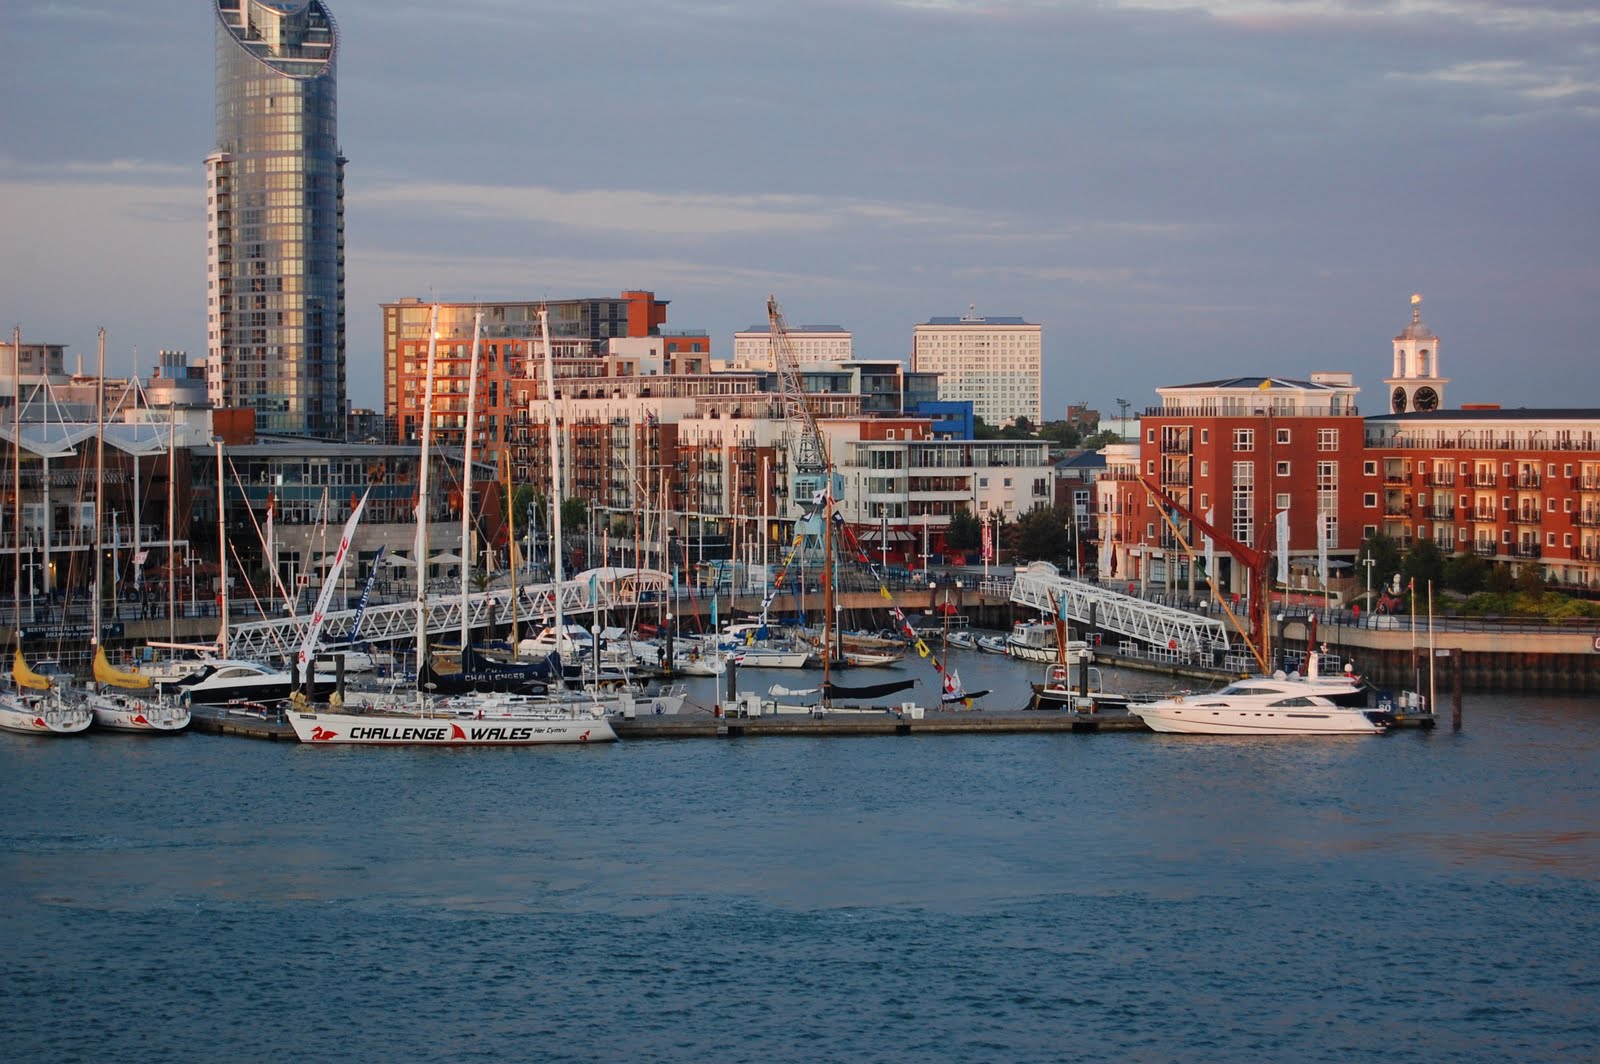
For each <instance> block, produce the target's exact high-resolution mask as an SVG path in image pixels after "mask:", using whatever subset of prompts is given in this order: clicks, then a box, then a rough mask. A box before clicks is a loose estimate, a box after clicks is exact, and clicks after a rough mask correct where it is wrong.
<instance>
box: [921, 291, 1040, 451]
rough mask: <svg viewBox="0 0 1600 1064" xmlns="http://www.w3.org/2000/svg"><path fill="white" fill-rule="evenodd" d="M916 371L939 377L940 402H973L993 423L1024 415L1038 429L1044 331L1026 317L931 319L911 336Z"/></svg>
mask: <svg viewBox="0 0 1600 1064" xmlns="http://www.w3.org/2000/svg"><path fill="white" fill-rule="evenodd" d="M911 343H912V346H911V369H912V371H913V372H915V373H937V374H939V398H940V400H942V401H947V400H958V401H959V400H971V401H972V409H973V413H974V414H976V415H977V416H978V417H980V418H982V419H983V420H984V421H985V422H987V423H988V424H990V425H995V426H1004V425H1010V424H1012V423H1014V422H1015V421H1016V420H1017V419H1018V418H1019V417H1025V418H1027V419H1028V420H1029V421H1030V422H1031V423H1033V424H1035V425H1037V424H1039V420H1040V412H1041V410H1042V408H1043V396H1042V394H1041V392H1042V376H1041V374H1042V367H1043V358H1044V329H1043V327H1042V326H1039V325H1033V324H1030V323H1028V322H1026V321H1023V320H1022V319H1021V318H1011V317H985V316H983V315H980V314H978V313H977V312H976V310H975V309H971V308H969V310H968V312H967V313H966V314H965V315H963V316H962V317H959V318H930V319H928V321H927V322H925V323H923V324H921V325H918V326H916V328H915V329H914V330H913V333H912V341H911Z"/></svg>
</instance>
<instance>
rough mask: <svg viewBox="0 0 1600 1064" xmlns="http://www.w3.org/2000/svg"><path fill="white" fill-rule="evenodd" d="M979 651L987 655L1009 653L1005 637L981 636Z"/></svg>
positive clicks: (979, 638)
mask: <svg viewBox="0 0 1600 1064" xmlns="http://www.w3.org/2000/svg"><path fill="white" fill-rule="evenodd" d="M978 649H979V650H981V651H983V652H984V653H986V654H1005V653H1009V651H1008V650H1007V649H1006V637H1005V636H1003V635H980V636H979V637H978Z"/></svg>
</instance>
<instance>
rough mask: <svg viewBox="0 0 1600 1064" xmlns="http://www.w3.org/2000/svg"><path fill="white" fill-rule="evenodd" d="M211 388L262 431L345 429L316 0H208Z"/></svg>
mask: <svg viewBox="0 0 1600 1064" xmlns="http://www.w3.org/2000/svg"><path fill="white" fill-rule="evenodd" d="M214 2H215V7H216V16H217V22H216V53H217V54H216V59H217V144H216V147H215V148H214V149H213V150H212V153H211V154H210V155H209V156H208V157H207V158H206V195H207V204H208V206H207V211H206V213H207V221H208V226H209V238H208V247H207V257H208V270H207V279H206V281H207V286H206V287H207V293H206V308H207V315H208V323H207V330H208V332H209V337H210V339H209V343H208V351H207V355H208V358H207V377H208V389H209V394H210V399H211V404H212V405H213V406H230V407H232V406H242V407H252V408H254V409H255V411H256V428H257V430H258V431H260V432H272V433H290V434H295V435H309V436H319V437H324V438H340V437H343V435H344V416H345V367H344V163H345V160H344V157H343V156H342V155H341V154H340V153H339V142H338V135H337V120H336V114H335V98H336V93H335V83H334V60H335V57H336V55H337V53H338V46H339V33H338V26H337V25H336V24H335V23H334V21H333V15H332V14H331V13H330V12H329V11H328V8H327V6H326V5H325V4H323V3H322V2H321V0H214Z"/></svg>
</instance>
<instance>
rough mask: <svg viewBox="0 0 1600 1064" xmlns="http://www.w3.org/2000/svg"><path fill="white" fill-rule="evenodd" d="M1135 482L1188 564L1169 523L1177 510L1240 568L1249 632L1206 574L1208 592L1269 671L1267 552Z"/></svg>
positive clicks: (1144, 479) (1191, 555)
mask: <svg viewBox="0 0 1600 1064" xmlns="http://www.w3.org/2000/svg"><path fill="white" fill-rule="evenodd" d="M1139 483H1140V484H1141V485H1143V486H1144V490H1145V491H1146V492H1147V493H1149V495H1150V498H1151V499H1152V500H1153V501H1154V502H1155V504H1156V508H1157V509H1158V510H1160V511H1161V517H1162V519H1163V520H1164V521H1166V523H1167V527H1169V528H1171V529H1172V534H1173V535H1174V536H1176V537H1177V539H1178V542H1179V543H1181V544H1183V549H1184V553H1186V554H1188V555H1189V560H1190V562H1191V563H1193V562H1194V561H1195V557H1194V551H1193V550H1192V549H1191V548H1190V546H1189V543H1188V541H1187V540H1185V539H1184V536H1183V532H1182V531H1181V530H1180V529H1179V528H1178V523H1177V522H1176V521H1174V520H1173V518H1172V512H1173V511H1177V512H1178V513H1180V514H1182V515H1183V516H1184V517H1186V518H1188V519H1189V520H1190V521H1192V522H1193V523H1194V525H1195V527H1196V528H1198V529H1199V530H1200V531H1201V532H1203V533H1205V534H1206V535H1208V536H1210V537H1211V538H1212V540H1213V541H1215V543H1216V544H1217V546H1219V547H1221V548H1222V549H1223V550H1225V551H1227V552H1228V553H1229V554H1231V555H1233V557H1234V559H1235V560H1236V561H1238V563H1239V564H1240V565H1242V566H1244V570H1245V576H1246V579H1247V581H1248V583H1247V584H1246V587H1247V588H1248V589H1249V595H1250V612H1249V619H1250V629H1249V631H1248V632H1245V631H1244V626H1243V625H1242V624H1240V623H1239V619H1238V618H1237V617H1235V616H1234V613H1233V610H1232V609H1231V608H1230V607H1229V606H1228V602H1227V600H1226V599H1224V598H1223V597H1222V593H1221V592H1220V591H1219V590H1218V589H1217V585H1216V578H1215V574H1213V573H1209V572H1208V573H1206V583H1208V584H1210V585H1211V591H1212V593H1213V594H1214V595H1216V596H1217V601H1218V602H1220V603H1221V604H1222V608H1223V611H1224V612H1226V613H1227V615H1228V620H1230V621H1232V622H1233V624H1234V625H1235V626H1236V627H1238V628H1239V629H1240V631H1241V632H1243V634H1244V638H1245V643H1246V645H1248V646H1249V648H1250V652H1251V653H1252V654H1254V655H1255V658H1256V663H1257V664H1258V665H1260V666H1261V669H1262V671H1263V672H1270V671H1271V670H1270V669H1269V668H1268V662H1269V661H1270V660H1271V654H1270V652H1269V640H1270V638H1271V637H1270V629H1269V628H1268V626H1267V565H1268V563H1269V561H1270V559H1269V556H1268V553H1267V552H1266V551H1263V550H1257V549H1256V548H1255V547H1252V546H1249V545H1248V544H1245V543H1241V542H1239V541H1238V540H1237V539H1234V538H1233V537H1232V536H1230V535H1228V534H1226V533H1224V532H1221V531H1219V530H1218V529H1217V528H1215V527H1214V526H1213V525H1211V523H1210V522H1208V521H1206V520H1205V519H1204V518H1202V517H1201V516H1200V515H1199V514H1197V513H1195V512H1194V511H1193V510H1191V509H1189V507H1187V506H1185V505H1184V504H1183V503H1181V502H1179V501H1178V500H1177V499H1174V498H1173V497H1172V496H1170V495H1168V494H1167V493H1166V492H1164V491H1162V490H1161V489H1160V488H1158V487H1156V486H1155V485H1154V484H1153V483H1151V482H1150V480H1149V478H1147V477H1145V476H1144V475H1143V474H1141V475H1140V476H1139Z"/></svg>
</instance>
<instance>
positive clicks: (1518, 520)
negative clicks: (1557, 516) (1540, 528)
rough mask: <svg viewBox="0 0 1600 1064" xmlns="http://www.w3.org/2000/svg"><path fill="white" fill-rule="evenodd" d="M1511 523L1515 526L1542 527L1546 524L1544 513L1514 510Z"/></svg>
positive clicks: (1541, 511)
mask: <svg viewBox="0 0 1600 1064" xmlns="http://www.w3.org/2000/svg"><path fill="white" fill-rule="evenodd" d="M1511 523H1512V524H1514V525H1542V524H1544V511H1543V510H1512V511H1511Z"/></svg>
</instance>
